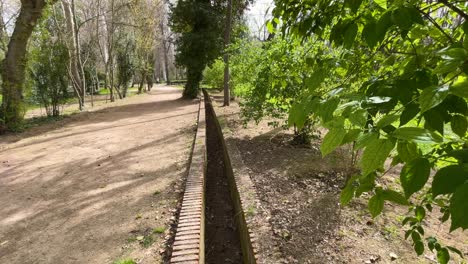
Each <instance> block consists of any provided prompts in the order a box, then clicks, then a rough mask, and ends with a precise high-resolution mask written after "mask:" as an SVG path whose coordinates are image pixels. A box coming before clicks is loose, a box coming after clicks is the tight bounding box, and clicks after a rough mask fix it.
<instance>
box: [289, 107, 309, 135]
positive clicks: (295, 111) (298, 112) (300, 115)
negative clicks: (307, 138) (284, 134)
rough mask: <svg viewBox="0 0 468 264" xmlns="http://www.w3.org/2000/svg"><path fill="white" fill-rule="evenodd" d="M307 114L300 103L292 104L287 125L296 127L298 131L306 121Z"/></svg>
mask: <svg viewBox="0 0 468 264" xmlns="http://www.w3.org/2000/svg"><path fill="white" fill-rule="evenodd" d="M307 116H308V112H306V111H305V106H304V103H303V102H302V101H299V102H297V103H294V104H293V105H292V106H291V109H289V117H288V125H289V126H293V125H296V126H297V128H298V129H299V130H300V129H301V128H302V127H303V126H304V123H305V121H306V120H307Z"/></svg>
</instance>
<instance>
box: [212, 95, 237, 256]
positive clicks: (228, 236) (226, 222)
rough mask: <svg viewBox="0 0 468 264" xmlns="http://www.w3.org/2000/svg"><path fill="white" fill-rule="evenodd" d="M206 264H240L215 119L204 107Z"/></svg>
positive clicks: (234, 223) (219, 133)
mask: <svg viewBox="0 0 468 264" xmlns="http://www.w3.org/2000/svg"><path fill="white" fill-rule="evenodd" d="M205 109H206V148H207V160H208V162H207V172H206V192H205V199H206V211H205V214H206V215H205V219H206V222H205V263H207V264H221V263H242V250H241V243H240V239H239V230H238V227H237V226H236V222H235V220H234V217H235V210H234V206H233V202H232V198H231V194H230V188H229V184H228V179H227V175H226V173H225V171H226V170H225V164H224V159H223V154H224V153H223V149H222V140H223V139H222V134H221V132H219V131H220V130H218V127H217V125H218V124H217V123H216V116H215V114H214V112H213V109H212V107H211V105H209V103H206V108H205Z"/></svg>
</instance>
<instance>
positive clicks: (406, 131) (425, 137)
mask: <svg viewBox="0 0 468 264" xmlns="http://www.w3.org/2000/svg"><path fill="white" fill-rule="evenodd" d="M392 135H393V136H394V137H396V138H398V139H404V140H408V141H413V142H420V143H433V142H438V143H441V142H443V139H442V137H441V136H439V135H437V134H436V133H433V132H431V131H429V130H427V129H424V128H419V127H400V128H397V129H396V130H395V131H393V133H392Z"/></svg>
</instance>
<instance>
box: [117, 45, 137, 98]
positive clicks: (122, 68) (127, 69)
mask: <svg viewBox="0 0 468 264" xmlns="http://www.w3.org/2000/svg"><path fill="white" fill-rule="evenodd" d="M134 49H135V45H134V44H133V43H132V41H131V40H128V41H126V43H125V44H123V45H121V47H119V48H118V49H117V84H118V87H119V88H120V89H121V91H122V96H123V97H127V91H128V87H129V85H130V82H131V81H132V78H133V74H134V71H135V65H134V62H133V58H132V57H133V52H132V51H133V50H134Z"/></svg>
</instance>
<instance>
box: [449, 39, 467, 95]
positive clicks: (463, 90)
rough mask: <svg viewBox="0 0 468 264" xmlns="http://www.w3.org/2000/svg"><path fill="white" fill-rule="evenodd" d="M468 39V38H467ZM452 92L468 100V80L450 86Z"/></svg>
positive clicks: (464, 79)
mask: <svg viewBox="0 0 468 264" xmlns="http://www.w3.org/2000/svg"><path fill="white" fill-rule="evenodd" d="M465 38H467V39H468V37H465ZM450 92H451V93H452V94H454V95H457V96H460V97H464V98H468V78H458V80H457V81H456V82H455V83H454V84H453V85H452V86H450Z"/></svg>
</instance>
